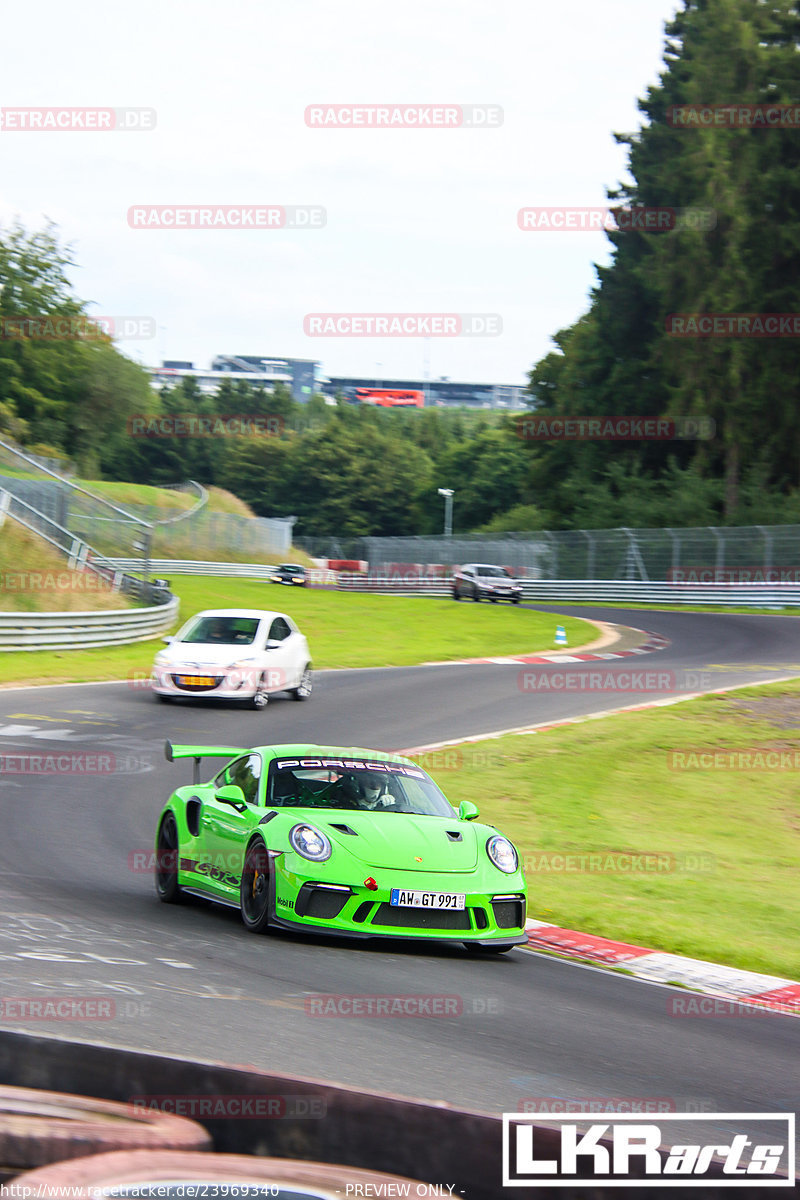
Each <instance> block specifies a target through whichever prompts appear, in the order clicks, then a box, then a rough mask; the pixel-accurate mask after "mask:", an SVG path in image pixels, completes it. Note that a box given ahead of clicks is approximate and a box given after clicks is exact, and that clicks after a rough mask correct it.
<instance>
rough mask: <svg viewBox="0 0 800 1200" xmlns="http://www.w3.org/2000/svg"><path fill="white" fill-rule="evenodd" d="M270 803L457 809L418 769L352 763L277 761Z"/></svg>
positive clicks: (440, 813)
mask: <svg viewBox="0 0 800 1200" xmlns="http://www.w3.org/2000/svg"><path fill="white" fill-rule="evenodd" d="M268 796H269V799H268V801H267V803H268V804H271V805H273V806H275V807H276V808H293V807H302V808H325V809H330V808H333V809H349V810H350V811H353V810H356V811H361V812H376V813H378V812H379V813H412V814H414V815H416V816H419V817H449V818H452V817H453V815H454V813H453V809H452V807H451V806H450V804H448V802H447V800H446V799H445V798H444V796H443V795H442V793H441V792H440V791H439V789H438V788H437V786H436V784H435V783H434V782H433V780H432V779H431V778H429V776H428V775H426V774H425V772H424V771H422V770H420V769H419V767H411V766H403V765H402V764H400V763H389V762H380V761H377V762H370V763H365V762H363V761H361V762H357V761H356V760H352V759H341V758H340V759H333V758H322V759H319V758H317V759H308V758H301V759H297V758H293V759H279V760H278V761H276V762H274V763H273V764H272V767H271V770H270V780H269V790H268Z"/></svg>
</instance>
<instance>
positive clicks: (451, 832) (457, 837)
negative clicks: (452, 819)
mask: <svg viewBox="0 0 800 1200" xmlns="http://www.w3.org/2000/svg"><path fill="white" fill-rule="evenodd" d="M445 833H446V834H447V836H448V837H449V839H450V841H451V842H460V841H462V837H461V834H460V833H459V832H458V830H457V829H445Z"/></svg>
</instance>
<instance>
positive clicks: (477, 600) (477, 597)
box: [472, 588, 481, 604]
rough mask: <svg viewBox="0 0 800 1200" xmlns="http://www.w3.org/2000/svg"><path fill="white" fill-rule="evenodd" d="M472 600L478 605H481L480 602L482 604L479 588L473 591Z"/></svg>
mask: <svg viewBox="0 0 800 1200" xmlns="http://www.w3.org/2000/svg"><path fill="white" fill-rule="evenodd" d="M472 599H473V600H474V601H475V603H476V604H480V602H481V594H480V592H479V591H478V589H477V588H473V590H472Z"/></svg>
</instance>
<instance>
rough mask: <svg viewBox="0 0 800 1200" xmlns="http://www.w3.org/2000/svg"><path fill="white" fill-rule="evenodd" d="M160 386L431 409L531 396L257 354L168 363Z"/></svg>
mask: <svg viewBox="0 0 800 1200" xmlns="http://www.w3.org/2000/svg"><path fill="white" fill-rule="evenodd" d="M150 377H151V382H152V384H153V386H154V387H163V386H164V385H169V384H174V383H176V382H179V381H180V380H181V379H185V378H192V379H195V380H197V384H198V386H199V387H200V389H201V391H203V392H207V393H211V392H215V391H216V389H217V388H218V387H219V385H220V383H221V382H222V380H223V379H233V380H236V379H244V378H246V379H248V380H249V381H250V382H251V383H258V384H261V385H262V386H263V387H266V388H269V387H271V386H274V384H276V383H279V382H280V383H285V384H288V386H289V387H290V388H291V392H292V396H293V397H294V399H295V400H298V401H299V402H300V403H301V404H304V403H305V402H306V401H308V400H310V399H311V397H312V395H313V394H314V392H321V393H322V395H323V396H325V397H327V398H329V399H333V398H334V397H335V396H340V395H341V396H344V397H345V398H346V399H347V400H349V401H351V402H352V403H353V404H356V403H358V401H357V398H356V390H357V389H358V388H376V387H378V388H392V389H398V390H402V389H409V390H415V391H421V392H423V393H424V395H425V404H426V406H431V407H433V406H436V407H442V406H451V407H466V408H527V407H529V406H530V396H529V395H528V394H527V392H526V391H525V388H524V387H522V386H521V385H520V386H517V385H514V384H503V383H459V382H454V381H453V380H451V379H448V378H447V377H442V378H441V379H376V378H375V377H374V376H367V375H358V376H356V375H352V376H351V375H347V376H345V375H331V376H330V377H328V376H325V375H322V374H321V373H320V371H319V363H318V362H317V361H316V360H315V359H312V358H265V357H263V356H262V355H256V354H218V355H217V356H216V357H215V358H214V359H213V361H212V363H211V366H210V367H209V368H208V369H203V368H199V367H195V365H194V363H191V362H185V361H183V360H180V359H165V360H164V362H163V363H162V364H161V366H160V367H152V368H150Z"/></svg>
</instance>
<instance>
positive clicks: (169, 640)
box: [161, 637, 175, 646]
mask: <svg viewBox="0 0 800 1200" xmlns="http://www.w3.org/2000/svg"><path fill="white" fill-rule="evenodd" d="M161 640H162V642H163V643H164V645H165V646H169V645H171V644H172V643H173V642H174V641H175V638H174V637H165V638H162V639H161Z"/></svg>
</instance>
